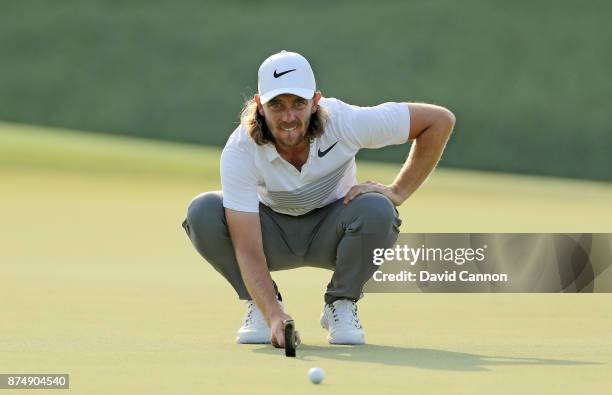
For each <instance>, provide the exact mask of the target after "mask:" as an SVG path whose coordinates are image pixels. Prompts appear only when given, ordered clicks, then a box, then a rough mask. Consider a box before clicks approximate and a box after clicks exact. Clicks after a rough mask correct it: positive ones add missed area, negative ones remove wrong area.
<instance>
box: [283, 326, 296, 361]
mask: <svg viewBox="0 0 612 395" xmlns="http://www.w3.org/2000/svg"><path fill="white" fill-rule="evenodd" d="M283 324H284V325H285V356H286V357H295V349H296V348H297V344H296V339H295V323H294V322H293V320H285V321H283Z"/></svg>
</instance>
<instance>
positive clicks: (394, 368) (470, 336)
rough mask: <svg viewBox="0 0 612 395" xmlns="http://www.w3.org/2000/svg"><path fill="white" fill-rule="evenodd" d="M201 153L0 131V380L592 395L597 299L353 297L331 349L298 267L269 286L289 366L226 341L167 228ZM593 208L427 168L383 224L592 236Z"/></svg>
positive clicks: (210, 277)
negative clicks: (313, 371)
mask: <svg viewBox="0 0 612 395" xmlns="http://www.w3.org/2000/svg"><path fill="white" fill-rule="evenodd" d="M218 155H219V151H218V150H216V149H201V148H193V147H189V146H181V145H174V144H170V145H165V144H160V143H155V142H149V141H140V140H131V139H125V138H114V137H108V136H99V135H91V134H81V133H79V134H77V133H71V132H68V131H55V130H40V129H38V128H33V127H26V126H18V125H11V124H3V125H0V158H2V159H1V160H2V162H1V163H0V180H2V182H1V183H0V196H2V205H0V218H1V219H2V221H1V222H0V228H1V230H2V234H1V235H2V248H1V249H0V300H2V301H3V302H4V303H3V309H2V325H0V371H2V372H3V373H13V372H14V373H24V372H30V373H35V372H48V373H69V374H71V388H72V389H71V393H75V394H88V395H90V394H117V393H129V394H134V395H136V394H152V393H155V394H166V393H167V394H183V393H195V392H198V393H211V394H225V393H227V394H236V393H266V394H280V393H286V392H287V391H288V390H290V391H291V392H292V393H294V394H311V393H313V392H314V391H315V390H316V391H318V392H321V393H329V394H332V393H333V394H335V395H342V394H361V393H363V394H366V393H368V394H371V393H379V392H384V393H389V394H405V393H407V392H417V393H454V394H469V395H473V394H490V393H495V394H518V393H520V394H524V393H531V394H538V395H542V394H555V395H557V394H562V393H567V394H570V393H605V392H606V391H607V390H608V388H609V386H610V384H611V381H610V378H609V375H608V374H607V372H608V370H609V365H610V364H611V363H612V337H610V333H611V332H612V319H611V318H610V315H609V314H608V312H609V311H610V308H611V307H612V298H611V297H610V295H607V294H594V295H581V294H574V295H533V294H508V295H504V294H498V295H495V294H491V295H488V294H487V295H483V294H471V295H452V294H450V295H448V294H370V295H367V297H366V298H365V299H364V300H363V302H361V303H360V313H361V318H362V321H363V324H364V326H365V328H366V331H367V339H368V342H369V345H367V346H365V347H348V346H347V347H331V346H328V345H327V344H326V343H325V340H324V337H325V333H324V331H323V330H322V329H320V328H319V327H318V315H319V312H320V308H321V306H322V293H323V291H324V287H325V285H326V284H327V282H328V281H329V276H330V272H327V271H324V270H315V269H299V270H298V271H297V273H296V272H295V271H286V272H280V273H275V274H274V275H273V276H274V278H275V280H276V281H277V283H278V284H279V286H280V287H281V288H282V291H283V295H284V297H285V300H286V306H287V310H288V312H289V313H290V314H292V315H293V316H294V318H295V319H296V322H297V325H298V327H299V329H300V331H301V333H302V337H303V340H304V343H305V344H304V347H303V348H302V349H301V350H300V352H299V356H298V358H296V359H287V358H285V357H284V356H282V353H281V352H280V351H278V350H274V349H272V348H270V347H266V346H255V345H254V346H238V345H236V344H235V343H234V341H233V340H234V332H235V330H236V329H237V327H238V326H239V323H240V320H241V318H242V314H243V312H244V311H243V305H242V304H240V303H238V302H237V301H236V300H235V298H234V295H233V291H232V290H231V289H230V287H229V286H228V285H226V283H225V282H224V280H223V279H222V278H221V277H220V276H219V275H218V274H217V273H216V272H215V271H214V270H213V269H212V268H211V267H210V266H209V265H207V264H206V263H205V262H203V261H202V259H201V258H200V257H199V256H198V255H197V253H196V252H195V251H194V250H193V248H192V247H191V245H190V243H189V241H188V240H187V238H186V237H185V235H184V232H183V231H182V229H181V228H180V226H179V224H180V222H181V220H182V219H183V215H184V213H185V208H186V205H187V203H188V202H189V200H190V199H191V198H192V197H193V196H195V195H196V194H198V193H200V192H201V191H205V190H209V189H217V188H219V180H218V168H217V166H218V165H217V161H218ZM8 158H11V159H8ZM359 168H360V173H359V177H360V178H361V179H366V178H372V179H378V180H381V181H384V180H389V179H392V178H393V176H394V174H395V172H396V170H397V169H396V167H394V166H390V165H380V164H370V163H360V164H359ZM611 197H612V188H610V186H609V185H606V184H597V183H587V182H575V181H567V180H562V179H545V178H532V177H516V176H511V175H504V174H481V173H473V172H457V171H448V170H444V169H440V170H439V171H436V173H435V174H434V175H433V176H432V177H431V179H430V180H429V181H428V182H427V183H426V184H425V186H424V187H423V188H422V190H420V191H419V192H418V194H417V195H415V197H414V199H411V201H409V202H407V203H406V204H405V205H404V206H402V207H401V211H400V213H401V216H402V218H403V219H404V225H403V226H404V231H457V232H469V231H487V230H489V231H493V230H505V231H545V230H547V231H566V230H567V231H581V230H582V231H608V232H610V230H611V229H610V224H609V221H606V219H607V218H610V217H611V216H610V214H611V211H610V210H611V208H610V205H609V202H610V201H611V200H610V198H611ZM313 366H320V367H322V368H323V369H324V370H325V371H326V373H327V377H326V379H325V381H324V384H323V385H322V386H321V387H319V388H314V387H313V386H312V384H310V383H309V382H308V381H307V378H306V374H307V371H308V369H309V368H310V367H313ZM7 393H8V392H7Z"/></svg>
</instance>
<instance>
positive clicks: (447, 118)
mask: <svg viewBox="0 0 612 395" xmlns="http://www.w3.org/2000/svg"><path fill="white" fill-rule="evenodd" d="M408 106H409V109H410V135H409V138H408V141H414V142H413V144H412V147H411V148H410V153H409V154H408V158H407V159H406V162H405V163H404V166H402V169H401V170H400V172H399V174H398V175H397V177H395V181H393V183H392V184H391V185H384V184H380V183H377V182H373V181H366V182H365V183H363V184H358V185H355V186H353V187H352V188H351V189H350V190H349V192H348V193H347V194H346V196H345V198H344V204H348V203H349V202H350V201H351V200H353V199H354V198H355V197H357V196H359V195H361V194H363V193H367V192H378V193H382V194H383V195H385V196H387V197H388V198H389V199H391V201H392V202H393V204H395V205H396V206H399V205H400V204H402V203H403V202H404V201H405V200H406V199H408V198H409V197H410V196H411V195H412V194H413V193H414V191H416V190H417V189H418V188H419V186H421V184H422V183H423V182H424V181H425V180H426V179H427V176H429V174H430V173H431V172H432V170H433V169H434V168H435V167H436V164H437V163H438V161H439V160H440V157H441V156H442V152H443V151H444V147H445V145H446V142H447V141H448V139H449V137H450V135H451V133H452V131H453V127H454V126H455V116H454V115H453V113H452V112H450V111H449V110H447V109H446V108H443V107H439V106H435V105H432V104H422V103H410V104H408Z"/></svg>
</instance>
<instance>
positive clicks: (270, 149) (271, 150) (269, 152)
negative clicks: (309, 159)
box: [263, 139, 318, 162]
mask: <svg viewBox="0 0 612 395" xmlns="http://www.w3.org/2000/svg"><path fill="white" fill-rule="evenodd" d="M317 140H318V139H316V140H315V141H313V142H312V143H310V147H309V152H308V156H314V155H316V152H317V150H316V148H317V146H318V144H317ZM263 149H264V152H265V153H266V158H268V162H272V161H273V160H274V159H277V158H280V155H279V153H278V151H277V150H276V147H275V146H274V144H272V143H268V144H265V145H264V146H263Z"/></svg>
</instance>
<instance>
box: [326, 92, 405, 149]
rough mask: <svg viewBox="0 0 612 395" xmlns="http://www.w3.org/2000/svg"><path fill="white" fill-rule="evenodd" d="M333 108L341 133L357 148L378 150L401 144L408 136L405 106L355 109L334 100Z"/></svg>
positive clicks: (393, 105) (402, 104)
mask: <svg viewBox="0 0 612 395" xmlns="http://www.w3.org/2000/svg"><path fill="white" fill-rule="evenodd" d="M335 101H336V103H335V106H334V107H335V108H336V109H337V111H338V113H339V115H340V117H341V118H342V126H343V129H345V130H344V133H346V134H348V136H347V137H348V138H350V139H351V140H353V142H354V143H355V144H356V145H357V146H358V147H359V148H380V147H384V146H387V145H394V144H403V143H406V142H407V141H408V137H409V135H410V109H409V107H408V103H393V102H389V103H383V104H379V105H377V106H374V107H359V106H353V105H349V104H346V103H344V102H341V101H340V100H337V99H335Z"/></svg>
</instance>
